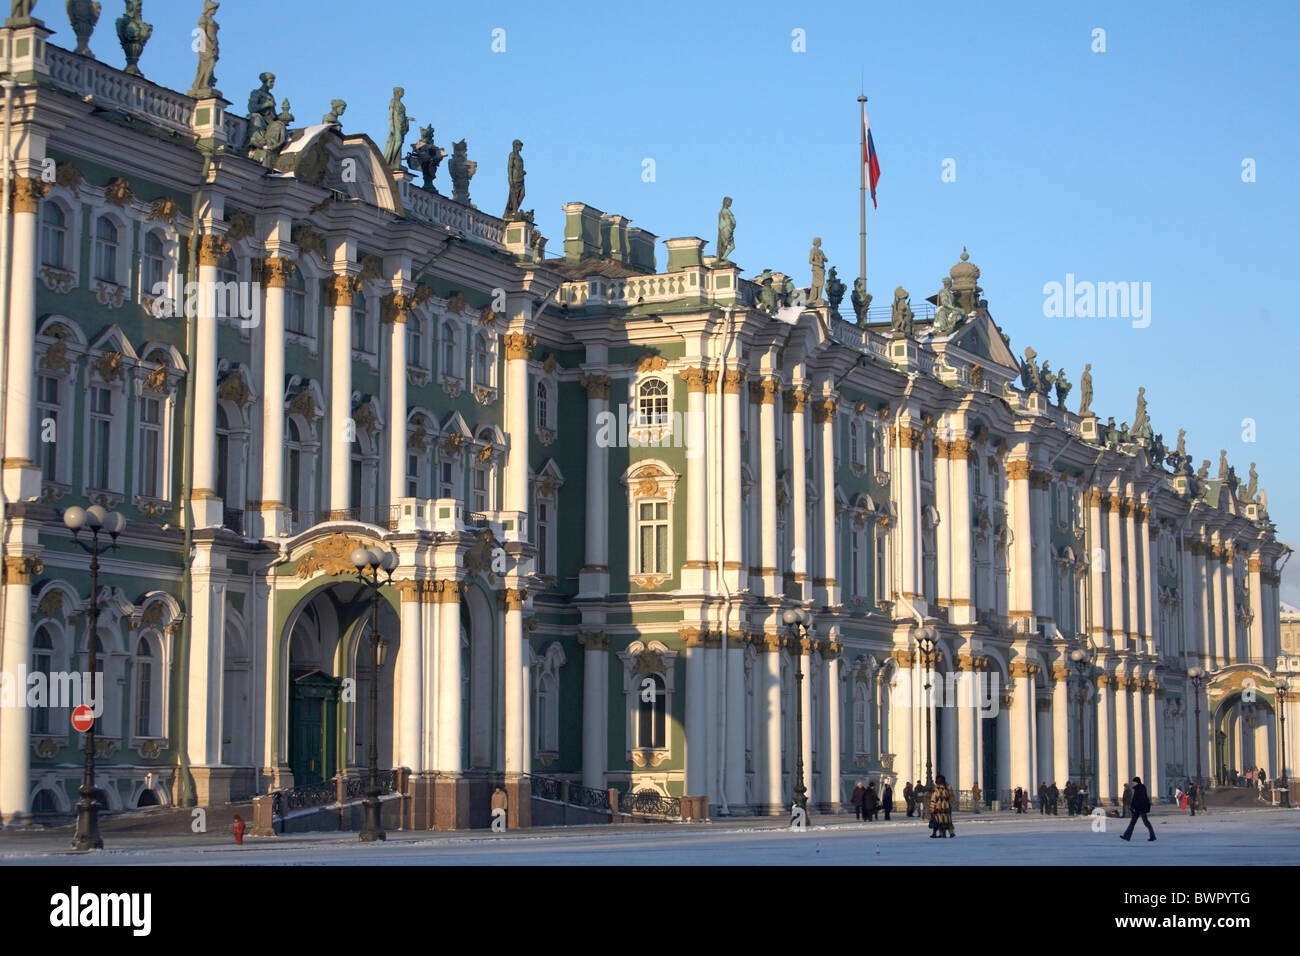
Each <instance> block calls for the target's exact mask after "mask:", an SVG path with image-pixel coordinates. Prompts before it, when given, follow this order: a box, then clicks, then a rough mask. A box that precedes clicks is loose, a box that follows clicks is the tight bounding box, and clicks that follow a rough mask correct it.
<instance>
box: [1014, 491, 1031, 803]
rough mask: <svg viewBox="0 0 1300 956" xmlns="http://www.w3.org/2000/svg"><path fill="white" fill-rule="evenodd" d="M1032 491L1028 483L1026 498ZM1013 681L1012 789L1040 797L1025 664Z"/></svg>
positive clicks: (1019, 664)
mask: <svg viewBox="0 0 1300 956" xmlns="http://www.w3.org/2000/svg"><path fill="white" fill-rule="evenodd" d="M1028 488H1029V486H1028V483H1027V482H1026V483H1025V491H1026V499H1027V498H1028V494H1027V493H1028ZM1011 679H1012V681H1013V682H1014V685H1015V690H1014V693H1013V698H1014V699H1013V705H1012V711H1011V788H1012V789H1013V790H1014V789H1015V788H1016V787H1027V788H1028V790H1029V793H1030V794H1036V793H1037V792H1038V781H1037V780H1035V779H1034V751H1033V737H1034V728H1033V722H1034V684H1033V678H1032V677H1030V676H1029V668H1028V665H1027V664H1026V662H1025V661H1022V660H1018V661H1013V662H1012V663H1011Z"/></svg>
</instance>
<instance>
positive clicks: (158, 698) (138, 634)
mask: <svg viewBox="0 0 1300 956" xmlns="http://www.w3.org/2000/svg"><path fill="white" fill-rule="evenodd" d="M141 640H147V641H149V642H150V644H151V645H152V648H153V650H154V652H155V654H154V656H153V657H152V658H150V661H151V663H152V664H153V669H154V673H153V675H152V682H153V689H152V694H151V695H150V697H151V701H152V704H151V711H152V712H151V714H150V716H149V729H150V731H151V733H148V734H144V735H141V734H139V733H138V732H137V727H138V718H139V704H140V657H139V656H138V655H137V650H138V648H139V644H140V641H141ZM131 644H132V647H131V698H130V701H129V705H130V706H129V708H128V709H129V711H130V716H129V718H128V720H129V723H128V725H127V726H128V728H129V730H130V735H129V738H128V739H129V740H130V742H131V744H130V745H131V746H132V747H138V746H139V745H140V744H142V743H144V742H145V741H147V740H165V739H166V737H167V734H166V728H167V716H168V707H167V703H168V701H167V698H168V697H169V696H170V694H169V690H170V688H169V685H168V674H170V672H171V667H170V660H169V654H168V646H167V641H166V640H164V639H163V635H162V634H161V633H159V632H158V631H157V630H156V629H153V628H149V629H142V630H140V631H132V632H131ZM107 682H108V678H107V675H105V683H107Z"/></svg>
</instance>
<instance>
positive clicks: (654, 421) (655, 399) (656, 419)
mask: <svg viewBox="0 0 1300 956" xmlns="http://www.w3.org/2000/svg"><path fill="white" fill-rule="evenodd" d="M667 421H668V383H667V382H665V381H664V380H663V379H660V378H651V379H646V380H645V381H644V382H642V383H641V387H640V388H639V389H637V424H638V425H662V424H664V423H665V422H667Z"/></svg>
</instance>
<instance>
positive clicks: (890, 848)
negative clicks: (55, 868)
mask: <svg viewBox="0 0 1300 956" xmlns="http://www.w3.org/2000/svg"><path fill="white" fill-rule="evenodd" d="M955 822H956V827H957V837H956V838H955V839H947V840H942V841H941V840H932V839H929V837H928V830H926V829H925V828H924V825H923V824H921V823H920V822H918V821H917V820H915V819H912V820H908V819H906V818H900V817H895V819H894V820H892V821H891V822H889V823H884V822H883V821H881V822H876V823H856V822H852V821H851V820H850V821H848V822H845V821H844V818H843V817H839V818H822V820H821V821H819V820H818V819H817V818H814V820H813V825H812V826H810V827H809V828H808V829H807V830H805V831H803V832H795V831H791V830H789V829H785V828H782V827H780V826H779V825H778V824H777V823H776V821H773V820H771V819H770V818H764V819H755V820H753V821H744V820H739V819H738V820H734V821H726V822H718V823H713V824H691V825H671V824H661V825H651V826H603V827H571V828H564V829H561V828H553V829H540V828H539V829H535V830H524V831H513V832H509V833H505V834H492V833H487V832H483V831H475V832H473V833H469V834H466V833H459V834H447V833H419V834H414V833H409V832H397V831H394V832H390V833H389V835H388V840H387V842H385V843H377V844H362V843H360V842H359V841H358V840H357V838H356V834H354V833H314V834H297V835H291V836H284V837H273V838H272V837H265V838H246V840H245V845H244V846H242V847H238V846H235V845H234V840H233V838H231V837H229V836H228V835H223V834H221V833H209V834H207V835H205V836H203V837H194V838H189V837H183V836H172V837H140V836H136V835H130V836H127V835H122V836H120V837H114V836H113V835H112V834H106V835H105V844H106V846H107V847H108V848H107V849H105V850H103V851H101V852H96V853H92V854H84V855H83V854H74V853H71V852H70V851H68V850H66V846H67V839H68V836H67V835H66V834H65V833H64V832H62V831H61V832H60V833H59V834H57V835H55V834H43V833H42V834H5V835H4V836H3V837H0V865H68V864H73V863H75V864H77V865H87V864H101V865H108V866H135V865H155V866H211V865H220V866H229V865H274V866H284V865H297V866H323V865H348V864H379V865H434V866H438V865H466V864H469V865H485V866H505V865H539V866H547V865H584V864H600V865H614V866H620V865H634V866H655V865H674V866H679V865H693V866H708V865H716V864H740V865H750V866H758V865H766V866H771V865H781V866H788V865H820V864H827V865H861V864H868V865H879V864H913V865H931V864H934V863H941V862H946V863H952V864H993V865H998V864H1004V865H1005V864H1017V865H1039V866H1046V865H1053V866H1062V865H1064V866H1070V865H1081V866H1090V865H1126V864H1133V865H1139V866H1146V865H1166V866H1223V865H1235V866H1242V865H1247V866H1250V865H1275V864H1292V865H1294V864H1296V863H1300V812H1297V811H1286V810H1242V811H1221V812H1217V813H1209V814H1198V815H1197V816H1196V817H1195V818H1190V817H1187V816H1185V815H1182V814H1178V813H1174V812H1168V813H1158V814H1157V815H1156V816H1154V817H1153V818H1152V823H1153V825H1154V826H1155V828H1156V833H1157V836H1158V839H1157V840H1156V842H1154V843H1149V842H1147V835H1146V831H1145V829H1144V828H1143V827H1142V826H1141V825H1140V824H1139V826H1138V828H1137V829H1136V830H1135V831H1134V834H1133V840H1132V842H1131V843H1125V842H1123V841H1122V840H1120V838H1119V835H1120V833H1122V832H1123V827H1124V826H1125V825H1127V824H1126V823H1123V822H1122V821H1119V820H1116V819H1113V818H1111V819H1107V820H1106V821H1105V824H1106V829H1105V832H1104V833H1102V832H1094V830H1093V825H1094V822H1095V821H1094V820H1093V819H1092V818H1089V817H1084V818H1081V819H1080V818H1069V817H1066V816H1058V817H1055V818H1052V817H1043V816H1041V815H1039V814H1036V813H1035V814H1029V815H1027V816H1021V817H1018V818H1017V817H1015V816H1014V815H1010V816H1008V815H1004V814H998V815H996V816H994V815H992V814H989V815H979V816H974V817H972V816H970V815H969V814H961V815H959V816H958V818H957V820H956V821H955Z"/></svg>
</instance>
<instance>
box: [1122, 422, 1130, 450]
mask: <svg viewBox="0 0 1300 956" xmlns="http://www.w3.org/2000/svg"><path fill="white" fill-rule="evenodd" d="M1119 440H1120V443H1121V444H1124V445H1127V444H1129V443H1130V442H1132V441H1133V432H1132V431H1131V430H1130V429H1129V427H1128V422H1121V423H1120V426H1119Z"/></svg>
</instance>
